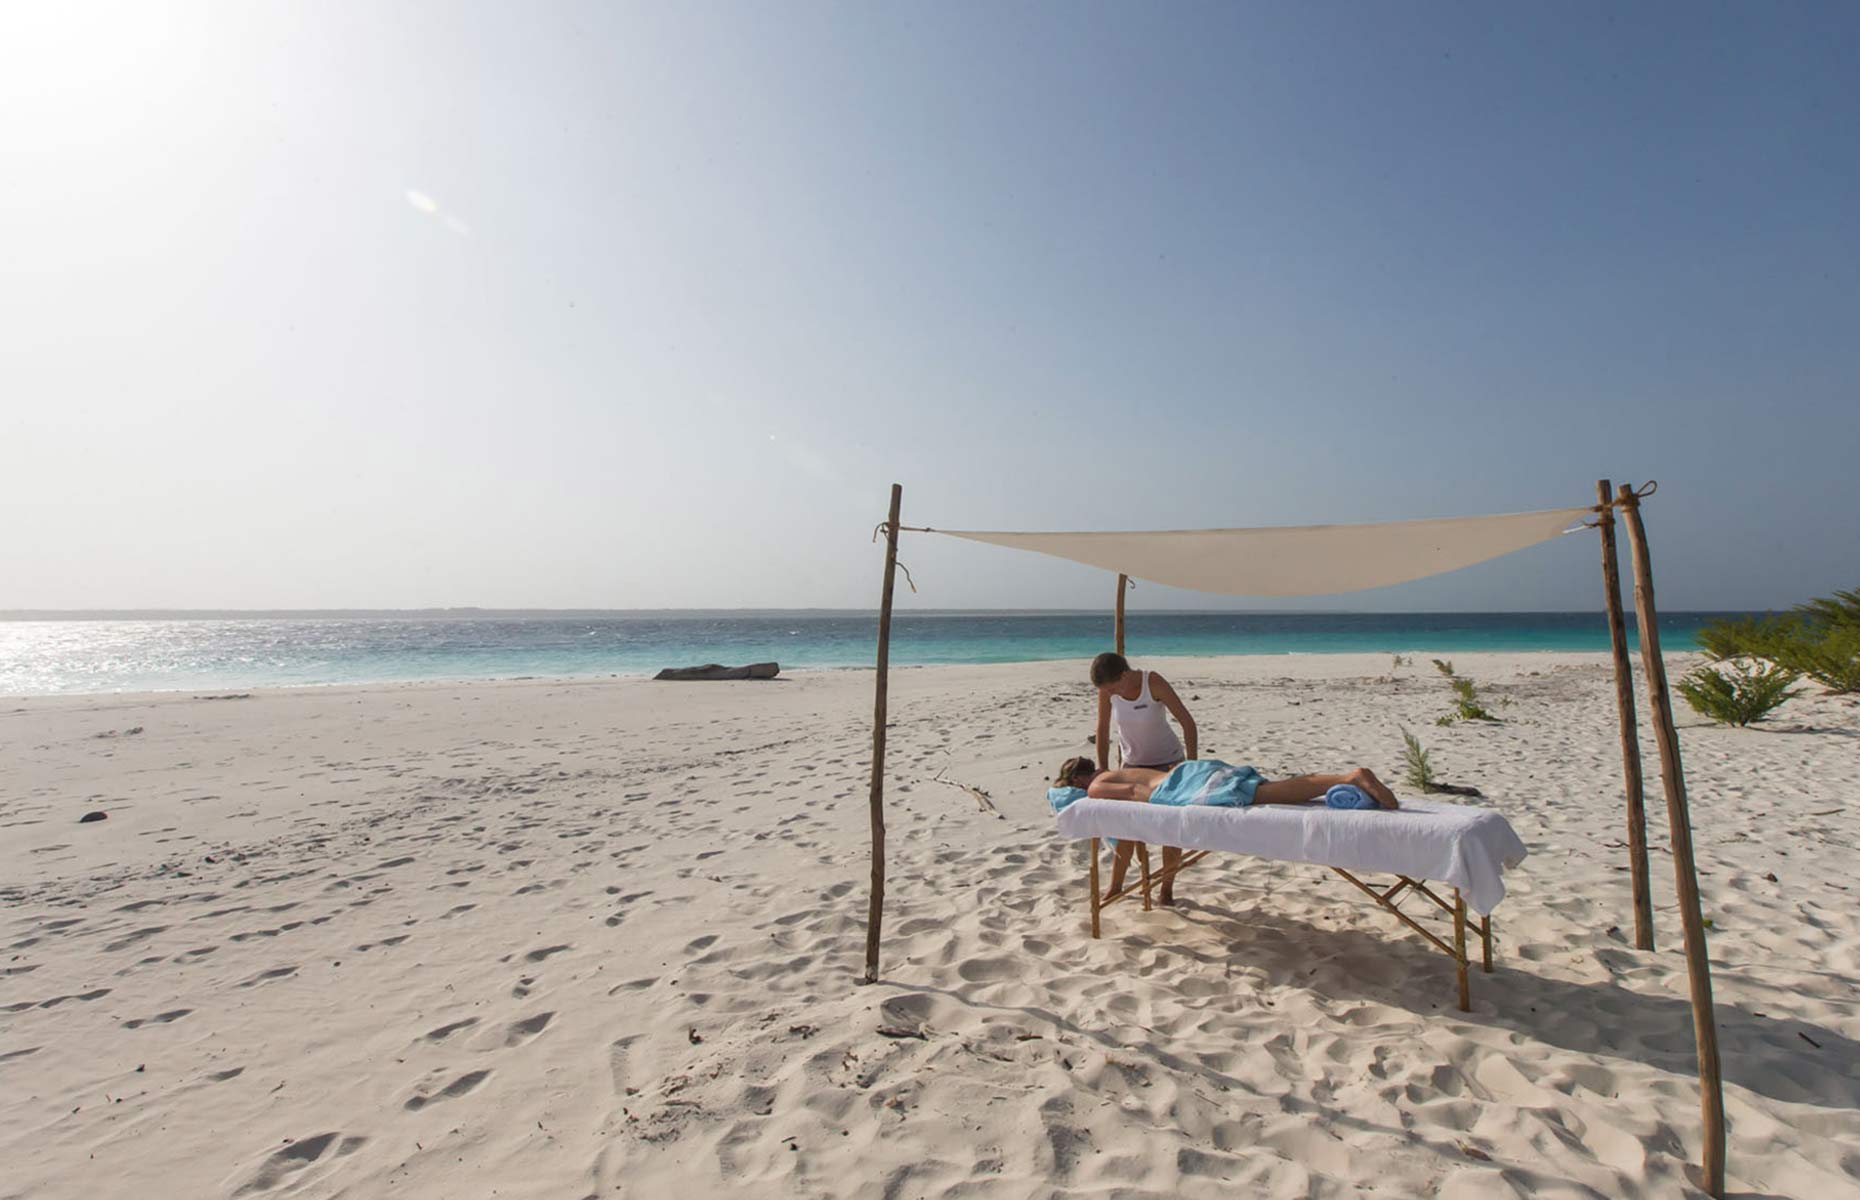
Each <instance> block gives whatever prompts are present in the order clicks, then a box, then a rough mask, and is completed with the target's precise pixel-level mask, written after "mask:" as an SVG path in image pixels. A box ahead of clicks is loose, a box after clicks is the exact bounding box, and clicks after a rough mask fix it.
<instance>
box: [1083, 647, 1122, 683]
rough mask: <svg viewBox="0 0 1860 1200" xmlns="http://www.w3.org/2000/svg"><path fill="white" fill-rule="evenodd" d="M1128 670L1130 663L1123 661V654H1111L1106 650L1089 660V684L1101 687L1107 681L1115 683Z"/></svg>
mask: <svg viewBox="0 0 1860 1200" xmlns="http://www.w3.org/2000/svg"><path fill="white" fill-rule="evenodd" d="M1128 670H1130V664H1129V663H1128V662H1126V661H1124V656H1123V655H1121V654H1113V653H1111V652H1110V651H1109V650H1106V651H1105V652H1104V653H1103V654H1100V655H1099V656H1098V657H1097V658H1094V659H1092V660H1091V685H1092V686H1093V687H1103V686H1104V685H1105V684H1107V683H1116V682H1117V681H1118V680H1120V679H1122V678H1123V677H1124V672H1125V671H1128Z"/></svg>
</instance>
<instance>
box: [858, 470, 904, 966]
mask: <svg viewBox="0 0 1860 1200" xmlns="http://www.w3.org/2000/svg"><path fill="white" fill-rule="evenodd" d="M903 499H904V488H903V486H902V485H901V484H896V483H894V484H892V485H891V515H890V516H888V517H886V518H885V586H884V590H883V591H882V592H881V593H880V599H879V603H878V679H877V682H876V683H875V684H874V694H873V698H872V795H871V808H872V903H871V907H870V908H869V909H867V911H866V918H865V982H867V983H877V982H878V938H879V931H880V928H881V926H882V925H883V923H884V918H885V699H886V696H885V693H886V690H887V686H888V685H889V683H890V670H891V585H892V581H893V579H894V578H895V577H896V575H897V569H898V507H899V505H900V504H902V502H903Z"/></svg>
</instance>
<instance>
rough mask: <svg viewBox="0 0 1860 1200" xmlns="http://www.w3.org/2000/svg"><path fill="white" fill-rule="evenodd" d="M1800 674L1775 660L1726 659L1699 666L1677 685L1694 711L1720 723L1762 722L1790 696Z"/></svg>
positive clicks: (1793, 692)
mask: <svg viewBox="0 0 1860 1200" xmlns="http://www.w3.org/2000/svg"><path fill="white" fill-rule="evenodd" d="M1801 678H1802V676H1801V674H1800V673H1799V672H1796V671H1792V670H1790V669H1789V668H1788V667H1783V666H1778V665H1776V664H1775V663H1761V664H1758V663H1751V662H1744V661H1734V662H1727V663H1725V664H1724V665H1723V666H1722V667H1699V668H1698V669H1696V670H1694V671H1693V672H1691V673H1690V674H1688V675H1687V676H1686V677H1685V678H1683V679H1681V680H1680V681H1679V682H1678V684H1677V686H1678V688H1679V694H1680V695H1682V696H1684V697H1685V698H1686V703H1687V704H1690V705H1691V706H1692V708H1693V710H1694V711H1695V712H1698V713H1699V714H1701V715H1703V716H1707V717H1710V718H1711V719H1712V720H1714V721H1717V722H1718V723H1719V724H1722V725H1737V726H1740V727H1742V726H1746V725H1749V724H1750V723H1751V722H1752V721H1761V720H1763V719H1764V717H1766V716H1768V715H1769V714H1770V713H1771V712H1772V711H1774V710H1775V709H1777V708H1778V707H1780V706H1781V705H1782V703H1783V702H1784V701H1786V700H1788V699H1789V698H1790V697H1791V696H1795V695H1798V694H1799V693H1798V692H1796V691H1793V690H1791V688H1792V685H1794V684H1795V683H1797V682H1798V681H1799V680H1800V679H1801Z"/></svg>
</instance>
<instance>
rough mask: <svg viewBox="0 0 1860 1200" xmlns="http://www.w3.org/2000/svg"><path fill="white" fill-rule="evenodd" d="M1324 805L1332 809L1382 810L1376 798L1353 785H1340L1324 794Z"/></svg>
mask: <svg viewBox="0 0 1860 1200" xmlns="http://www.w3.org/2000/svg"><path fill="white" fill-rule="evenodd" d="M1324 803H1325V805H1326V806H1328V807H1330V808H1381V807H1382V806H1381V805H1380V804H1377V803H1376V798H1375V797H1374V796H1371V795H1370V794H1369V793H1368V792H1365V791H1364V790H1363V789H1362V788H1359V787H1357V786H1356V785H1355V784H1353V783H1340V784H1338V785H1337V786H1336V787H1333V788H1331V789H1330V791H1328V792H1325V793H1324Z"/></svg>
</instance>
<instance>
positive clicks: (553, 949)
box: [523, 943, 574, 962]
mask: <svg viewBox="0 0 1860 1200" xmlns="http://www.w3.org/2000/svg"><path fill="white" fill-rule="evenodd" d="M572 949H574V947H573V946H570V945H568V944H566V943H564V944H563V945H560V946H544V947H543V948H542V949H540V950H532V951H530V952H529V953H528V954H525V955H524V956H523V960H524V961H525V962H541V961H542V960H543V959H545V958H548V957H549V956H550V955H551V954H560V953H562V951H564V950H572Z"/></svg>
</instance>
